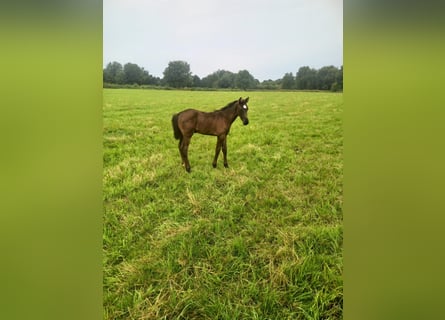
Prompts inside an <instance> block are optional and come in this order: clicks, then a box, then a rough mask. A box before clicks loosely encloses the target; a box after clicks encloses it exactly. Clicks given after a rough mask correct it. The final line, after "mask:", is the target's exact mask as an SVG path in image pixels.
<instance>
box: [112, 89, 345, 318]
mask: <svg viewBox="0 0 445 320" xmlns="http://www.w3.org/2000/svg"><path fill="white" fill-rule="evenodd" d="M240 96H243V98H245V97H246V96H249V97H250V102H249V108H250V110H249V120H250V123H249V125H247V126H243V125H242V123H241V121H240V120H239V119H237V120H236V121H235V122H234V123H233V125H232V129H231V132H230V135H229V136H228V140H227V145H228V162H229V168H228V169H226V168H224V167H223V163H222V157H220V160H219V162H218V167H217V168H216V169H213V168H212V164H211V163H212V159H213V156H214V150H215V144H216V138H215V137H210V136H203V135H198V134H195V135H194V136H193V138H192V140H191V144H190V147H189V160H190V163H191V166H192V172H191V173H190V174H188V173H186V172H185V170H184V167H183V166H182V165H181V158H180V155H179V151H178V148H177V145H178V141H177V140H174V138H173V130H172V126H171V116H172V114H174V113H176V112H179V111H181V110H183V109H185V108H197V109H200V110H204V111H213V110H214V109H217V108H220V107H223V106H225V105H226V104H227V103H228V102H231V101H233V100H235V99H238V98H239V97H240ZM342 108H343V95H342V94H338V93H324V92H247V93H246V92H196V91H167V90H135V89H127V90H125V89H105V90H104V107H103V122H104V129H103V130H104V181H103V194H104V232H103V247H104V318H105V319H230V320H232V319H341V318H342V304H343V282H342V269H343V267H342V243H343V228H342V168H343V164H342V143H343V136H342V123H341V115H342Z"/></svg>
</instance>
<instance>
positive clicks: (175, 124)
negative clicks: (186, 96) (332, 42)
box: [172, 114, 182, 140]
mask: <svg viewBox="0 0 445 320" xmlns="http://www.w3.org/2000/svg"><path fill="white" fill-rule="evenodd" d="M178 118H179V114H175V115H173V117H172V125H173V132H174V136H175V139H176V140H179V139H182V132H181V130H180V129H179V126H178Z"/></svg>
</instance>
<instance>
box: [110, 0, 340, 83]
mask: <svg viewBox="0 0 445 320" xmlns="http://www.w3.org/2000/svg"><path fill="white" fill-rule="evenodd" d="M174 60H184V61H186V62H188V63H189V64H190V69H191V71H192V73H193V74H196V75H198V76H199V77H200V78H203V77H205V76H207V75H209V74H210V73H212V72H214V71H217V70H218V69H224V70H228V71H232V72H235V73H236V72H238V71H239V70H243V69H246V70H248V71H249V72H250V73H251V74H252V75H253V76H254V77H255V78H257V79H258V80H260V81H262V80H267V79H272V80H276V79H279V78H282V77H283V75H284V74H285V73H286V72H292V73H293V74H294V75H295V73H296V72H297V71H298V68H300V67H302V66H309V67H312V68H316V69H319V68H321V67H323V66H328V65H334V66H336V67H340V66H341V65H342V64H343V0H182V1H181V0H104V1H103V63H104V67H105V66H106V65H107V64H108V63H109V62H112V61H117V62H120V63H121V64H122V65H124V64H125V63H127V62H132V63H136V64H138V65H139V66H140V67H144V69H145V70H147V71H148V72H149V73H150V74H151V75H154V76H158V77H161V78H162V77H163V71H164V70H165V68H166V67H167V66H168V63H169V61H174Z"/></svg>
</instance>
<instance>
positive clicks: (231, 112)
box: [224, 103, 238, 124]
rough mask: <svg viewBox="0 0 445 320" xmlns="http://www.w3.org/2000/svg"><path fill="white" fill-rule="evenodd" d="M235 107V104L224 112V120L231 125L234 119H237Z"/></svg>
mask: <svg viewBox="0 0 445 320" xmlns="http://www.w3.org/2000/svg"><path fill="white" fill-rule="evenodd" d="M236 105H237V104H236V103H235V104H233V106H231V107H230V108H227V109H226V110H224V114H225V116H226V119H227V120H228V121H229V123H230V124H232V123H233V121H235V119H236V117H238V113H237V112H236Z"/></svg>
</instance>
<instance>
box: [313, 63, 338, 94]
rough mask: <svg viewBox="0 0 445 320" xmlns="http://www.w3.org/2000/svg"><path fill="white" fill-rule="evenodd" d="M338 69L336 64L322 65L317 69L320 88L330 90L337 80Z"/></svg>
mask: <svg viewBox="0 0 445 320" xmlns="http://www.w3.org/2000/svg"><path fill="white" fill-rule="evenodd" d="M337 75H338V69H337V68H336V67H334V66H326V67H322V68H320V69H319V70H318V71H317V78H318V81H317V82H318V88H317V89H320V90H330V89H331V88H332V85H333V84H334V83H335V82H336V78H337Z"/></svg>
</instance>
